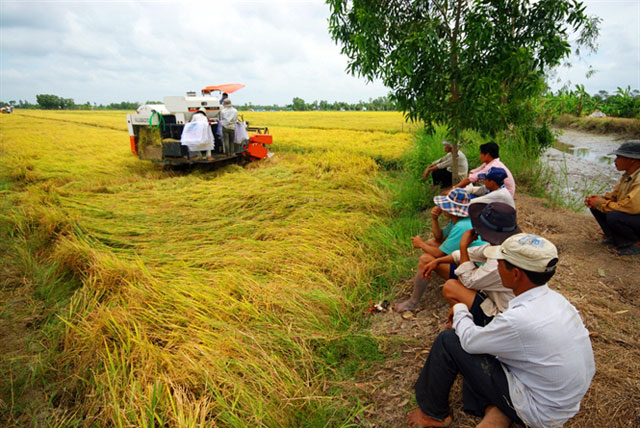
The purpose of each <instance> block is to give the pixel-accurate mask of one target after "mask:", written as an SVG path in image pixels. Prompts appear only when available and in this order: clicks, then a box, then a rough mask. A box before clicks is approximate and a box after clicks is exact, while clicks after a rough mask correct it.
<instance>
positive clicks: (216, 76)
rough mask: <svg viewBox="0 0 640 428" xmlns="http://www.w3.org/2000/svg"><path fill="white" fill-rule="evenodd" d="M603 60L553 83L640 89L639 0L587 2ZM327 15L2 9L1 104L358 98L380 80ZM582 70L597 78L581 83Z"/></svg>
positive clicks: (200, 5) (282, 4)
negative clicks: (351, 61) (352, 71)
mask: <svg viewBox="0 0 640 428" xmlns="http://www.w3.org/2000/svg"><path fill="white" fill-rule="evenodd" d="M585 3H586V5H587V7H588V13H590V14H592V13H595V14H597V15H600V16H602V17H603V19H604V22H603V26H602V35H601V38H600V45H601V47H600V51H599V52H598V54H596V55H592V56H590V57H586V61H585V60H572V62H573V63H574V67H573V68H572V69H569V70H559V72H558V76H559V77H560V78H561V79H562V80H563V82H566V81H567V80H570V81H571V82H572V85H575V84H577V83H583V84H585V86H586V87H587V90H589V91H593V92H595V91H597V90H599V89H606V90H609V91H614V90H615V88H616V87H617V86H623V87H626V86H627V85H630V86H631V87H632V88H640V52H639V50H640V2H639V1H636V0H631V1H623V0H611V1H606V2H603V1H596V0H587V1H586V2H585ZM328 16H329V7H328V6H327V5H326V4H325V3H324V1H322V0H311V1H284V0H283V1H168V0H167V1H163V0H160V1H140V2H134V1H78V0H75V1H74V0H69V1H43V0H38V1H30V0H25V1H12V0H8V1H7V0H0V50H1V52H0V54H1V55H0V73H1V79H0V99H2V100H5V101H8V100H11V99H15V100H17V99H27V100H29V101H31V102H35V95H36V94H41V93H53V94H56V95H59V96H62V97H65V98H73V99H74V100H75V101H76V102H85V101H87V100H90V101H92V102H93V101H96V102H98V103H103V104H104V103H111V102H120V101H125V100H126V101H140V102H144V101H146V100H160V99H162V97H163V96H164V95H178V94H182V93H184V92H185V91H188V90H196V91H198V90H200V89H201V88H203V87H204V86H206V85H210V84H215V83H230V82H239V83H243V84H245V85H246V88H245V89H243V90H241V91H238V92H237V93H234V94H233V100H234V102H235V103H236V104H242V103H245V102H249V101H250V102H252V103H254V104H274V103H275V104H280V105H283V104H287V103H290V102H291V100H292V99H293V97H296V96H297V97H301V98H304V99H305V100H306V101H308V102H310V101H313V100H328V101H336V100H341V101H349V102H356V101H358V100H361V99H362V100H366V99H368V98H372V97H378V96H383V95H386V94H387V93H388V89H386V88H385V87H384V86H383V85H382V84H381V83H380V82H374V83H373V84H367V82H366V81H365V80H364V79H360V78H356V77H353V76H350V75H348V74H347V73H346V71H345V69H346V66H347V58H346V57H344V56H342V55H340V48H339V46H337V45H336V44H335V43H334V42H333V41H332V40H331V38H330V36H329V33H328V23H327V19H328ZM587 64H593V67H594V68H595V69H596V70H599V72H598V73H596V74H595V75H594V76H593V77H592V78H591V79H589V80H588V81H587V80H586V79H585V78H584V75H585V73H586V71H587V70H588V66H587Z"/></svg>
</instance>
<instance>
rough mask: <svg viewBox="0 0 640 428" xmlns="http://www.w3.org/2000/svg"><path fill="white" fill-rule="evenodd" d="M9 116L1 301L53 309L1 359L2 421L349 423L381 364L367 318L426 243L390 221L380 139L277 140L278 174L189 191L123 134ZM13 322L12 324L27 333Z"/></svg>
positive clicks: (180, 177)
mask: <svg viewBox="0 0 640 428" xmlns="http://www.w3.org/2000/svg"><path fill="white" fill-rule="evenodd" d="M14 118H18V115H16V116H14V115H11V116H10V117H8V118H7V117H3V118H2V121H1V122H0V126H1V130H2V138H3V145H2V152H0V157H1V161H2V162H1V163H0V164H1V165H2V169H0V177H1V180H2V181H1V182H2V183H3V185H2V189H3V190H2V191H3V192H4V193H3V195H4V196H6V197H7V199H5V200H10V201H11V203H10V204H3V205H2V217H1V220H2V221H1V223H2V233H3V236H2V237H3V238H5V239H3V245H4V246H5V247H6V248H5V249H6V251H7V252H6V254H7V255H6V259H5V260H10V261H11V263H10V265H11V268H10V269H9V271H8V272H7V277H6V278H10V280H7V281H6V282H3V284H2V287H3V288H2V293H3V297H4V296H9V295H10V294H11V293H12V292H14V291H20V292H24V293H27V294H29V295H30V296H31V298H32V299H33V300H34V301H33V304H32V305H33V306H35V305H36V304H39V305H42V308H41V309H40V310H39V311H36V312H38V313H37V314H36V315H35V316H36V317H37V319H38V322H37V323H36V325H33V324H30V323H28V322H21V323H19V324H20V325H22V326H23V327H24V328H23V329H22V330H18V329H17V330H16V333H15V334H20V335H23V334H24V335H27V336H28V340H23V341H22V342H21V340H20V338H18V337H16V338H14V339H15V341H14V342H15V343H16V344H17V345H16V346H15V347H13V348H6V349H5V348H2V350H3V351H4V352H5V353H6V355H8V358H6V359H3V360H2V362H1V363H0V364H1V367H0V372H2V373H8V375H5V376H8V378H9V379H3V380H8V382H2V386H1V387H0V398H1V399H2V400H3V402H4V403H5V404H6V405H4V406H3V407H2V409H0V419H3V420H5V421H7V422H8V423H9V424H12V423H13V424H17V425H29V424H31V425H36V426H47V425H53V426H86V425H91V424H93V425H97V426H156V425H160V426H197V425H218V426H237V427H241V426H242V427H244V426H247V425H248V424H251V425H257V426H347V425H349V424H350V423H351V421H352V420H353V415H354V414H357V413H358V412H360V411H361V409H360V407H359V404H358V402H357V400H356V399H355V398H354V395H353V394H351V393H350V391H349V389H348V388H349V386H348V382H346V381H347V380H348V379H350V378H352V377H353V376H354V374H355V373H357V372H358V371H359V370H363V369H365V368H366V367H367V366H368V365H369V364H370V363H371V361H374V360H375V359H376V358H379V353H378V351H377V344H376V343H375V341H374V340H373V339H372V338H370V336H369V334H368V333H367V331H366V329H365V325H364V324H363V322H362V317H361V311H362V310H363V309H364V308H366V306H368V299H369V298H376V297H378V296H384V295H385V292H386V291H387V289H388V288H387V286H388V284H389V282H390V281H393V280H397V279H398V278H406V277H408V276H409V275H410V273H409V268H410V267H411V266H412V264H413V263H412V262H413V260H412V257H411V254H410V253H411V252H410V251H409V249H408V247H407V245H406V243H407V242H408V238H409V236H411V235H412V234H415V233H417V232H418V231H419V230H420V229H421V227H422V224H421V223H420V221H419V220H418V219H417V218H416V217H415V215H414V213H411V212H407V213H404V212H403V213H402V215H398V212H399V211H398V209H399V208H392V207H393V204H392V200H393V194H394V193H395V188H396V187H397V186H398V184H397V183H398V179H397V178H395V177H394V176H393V175H389V176H386V175H385V174H384V173H382V172H381V171H380V167H379V166H378V164H376V162H375V160H374V159H372V157H371V156H366V155H363V154H362V153H363V152H364V151H366V150H369V149H368V148H362V147H360V145H362V144H365V143H366V141H362V142H359V140H358V141H355V142H354V141H352V144H350V145H344V146H341V147H338V148H337V150H331V148H330V147H323V148H322V149H321V150H317V151H312V152H310V153H306V154H298V153H296V151H297V149H296V148H295V147H293V142H292V143H291V145H290V146H291V150H290V151H289V152H288V153H287V150H286V148H287V145H286V140H287V138H286V136H283V138H282V139H281V141H280V143H279V148H280V153H278V154H277V155H276V156H275V157H274V158H272V159H270V160H268V161H264V162H260V163H255V164H251V165H249V166H248V167H246V168H241V167H239V166H237V165H227V166H225V167H221V168H214V169H213V170H209V169H194V170H192V171H189V172H188V173H177V172H173V171H164V170H161V169H159V168H157V167H155V166H153V165H151V164H149V163H144V162H140V161H138V160H136V159H135V158H133V157H132V156H131V154H130V153H129V152H128V150H129V149H128V138H127V135H126V133H125V132H122V131H115V130H111V129H105V128H104V127H96V126H86V125H82V124H71V123H69V122H56V121H53V120H50V119H48V118H44V119H40V118H31V119H28V120H24V118H20V119H22V120H14ZM123 120H124V119H123ZM318 140H319V141H320V140H322V139H321V138H319V139H318ZM389 144H391V145H393V146H394V147H395V150H397V149H398V148H397V145H396V144H395V142H394V141H389ZM394 153H397V152H395V151H394ZM396 205H398V204H396ZM400 205H401V204H400ZM14 294H15V293H14ZM36 301H37V302H36ZM28 305H29V303H28V302H27V303H25V304H24V305H22V308H25V306H28ZM18 309H20V308H19V307H18V305H17V304H14V302H12V301H10V300H6V301H4V304H3V306H2V313H1V314H0V318H2V320H3V322H4V321H5V320H10V319H13V321H16V322H17V321H25V320H24V319H22V320H20V319H16V318H20V314H19V311H18ZM21 337H22V336H21ZM34 343H37V346H33V345H31V344H34Z"/></svg>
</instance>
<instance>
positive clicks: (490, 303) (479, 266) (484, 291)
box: [421, 193, 521, 328]
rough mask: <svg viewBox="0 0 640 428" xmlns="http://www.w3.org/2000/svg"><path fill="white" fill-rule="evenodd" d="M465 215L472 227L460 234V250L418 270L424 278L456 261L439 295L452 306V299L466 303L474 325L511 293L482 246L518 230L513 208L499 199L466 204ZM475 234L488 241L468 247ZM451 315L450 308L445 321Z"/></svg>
mask: <svg viewBox="0 0 640 428" xmlns="http://www.w3.org/2000/svg"><path fill="white" fill-rule="evenodd" d="M507 194H508V193H507ZM509 196H510V195H509ZM469 218H470V219H471V224H472V225H473V229H469V230H467V231H466V232H465V233H464V234H463V235H462V239H461V240H460V251H454V252H453V253H451V254H449V255H448V256H444V257H439V258H437V259H434V260H432V261H431V262H429V263H428V264H427V265H426V266H424V272H421V274H422V276H423V277H425V278H428V277H429V276H430V275H431V272H432V271H433V270H434V269H436V268H437V267H438V266H439V265H440V264H443V263H445V264H452V263H456V264H457V265H458V267H457V268H456V270H455V271H454V274H455V275H456V276H457V279H455V278H451V279H449V280H448V281H447V282H445V283H444V287H442V295H443V296H444V298H445V299H446V300H447V302H449V304H450V305H451V308H452V309H453V306H454V305H455V304H456V303H464V304H465V305H467V308H469V312H471V314H472V315H473V321H474V322H475V323H476V325H480V326H485V325H487V324H489V323H490V322H491V320H492V319H493V317H495V316H496V315H498V314H499V313H500V312H503V311H505V310H506V309H507V307H508V305H509V301H510V300H511V299H513V298H514V297H515V295H514V294H513V291H512V290H511V289H509V288H506V287H505V286H504V285H502V281H501V280H500V275H499V274H498V260H496V259H488V258H487V257H486V256H485V255H484V250H485V248H487V247H488V246H489V244H491V245H500V244H502V242H503V241H504V240H505V239H507V238H508V237H510V236H511V235H515V234H516V233H520V232H521V231H520V229H519V228H518V225H517V223H516V210H515V208H513V207H511V206H509V205H507V204H503V203H502V202H493V203H490V204H485V203H472V204H470V205H469ZM478 235H480V237H481V238H482V240H483V241H486V242H488V243H489V244H487V245H482V246H478V247H469V244H470V243H471V242H472V241H474V240H475V239H476V238H477V236H478ZM452 316H453V311H451V312H450V313H449V318H450V319H449V322H451V317H452ZM449 328H450V326H449Z"/></svg>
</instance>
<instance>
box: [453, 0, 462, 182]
mask: <svg viewBox="0 0 640 428" xmlns="http://www.w3.org/2000/svg"><path fill="white" fill-rule="evenodd" d="M462 7H463V0H458V1H457V5H456V21H455V24H454V27H453V31H452V33H451V74H452V75H453V78H452V79H451V98H450V102H452V103H454V104H453V107H454V109H455V110H457V109H458V108H457V105H458V103H459V100H458V98H459V96H460V94H459V88H458V78H457V72H458V34H459V33H460V14H461V13H462ZM454 117H458V115H457V112H455V113H454ZM456 122H457V121H456ZM451 125H453V126H452V128H451V130H452V137H453V138H452V140H453V141H451V183H453V184H454V185H455V184H457V183H458V136H459V129H458V128H459V125H458V123H452V124H450V126H451Z"/></svg>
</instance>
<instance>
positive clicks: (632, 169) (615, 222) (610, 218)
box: [584, 140, 640, 256]
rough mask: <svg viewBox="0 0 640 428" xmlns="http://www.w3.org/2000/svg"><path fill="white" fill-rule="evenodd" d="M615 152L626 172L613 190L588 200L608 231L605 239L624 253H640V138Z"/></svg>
mask: <svg viewBox="0 0 640 428" xmlns="http://www.w3.org/2000/svg"><path fill="white" fill-rule="evenodd" d="M612 154H615V155H616V160H615V165H616V169H617V170H618V171H624V174H623V175H622V177H621V178H620V181H619V182H618V184H616V186H615V187H614V188H613V191H612V192H609V193H606V194H604V195H602V196H601V195H590V196H587V198H586V199H585V201H584V203H585V205H586V206H587V207H588V208H589V209H590V210H591V213H592V214H593V216H594V217H595V218H596V221H597V222H598V224H599V225H600V228H601V229H602V232H603V233H604V240H603V241H602V242H603V243H605V244H608V245H613V246H615V248H616V252H617V254H618V255H621V256H630V255H635V254H640V140H631V141H627V142H626V143H623V144H622V145H621V146H620V147H619V148H618V149H617V150H616V151H614V152H613V153H612Z"/></svg>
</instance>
